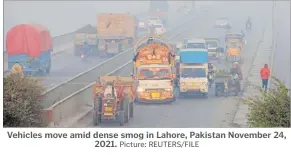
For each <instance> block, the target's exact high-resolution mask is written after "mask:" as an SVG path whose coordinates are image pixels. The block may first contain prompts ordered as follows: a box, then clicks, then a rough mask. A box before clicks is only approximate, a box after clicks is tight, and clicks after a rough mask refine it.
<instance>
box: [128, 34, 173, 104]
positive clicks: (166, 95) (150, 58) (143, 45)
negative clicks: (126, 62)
mask: <svg viewBox="0 0 291 155" xmlns="http://www.w3.org/2000/svg"><path fill="white" fill-rule="evenodd" d="M134 51H135V57H134V59H133V61H134V63H133V64H134V65H133V77H134V79H135V80H136V81H138V82H137V83H138V84H137V86H136V96H135V99H136V101H137V102H144V103H161V102H173V101H175V99H176V96H175V78H176V75H175V68H174V65H175V56H174V54H173V50H172V48H171V46H170V45H169V44H168V43H167V41H165V40H163V39H162V38H159V37H145V38H141V40H140V41H139V42H138V43H137V45H136V47H135V50H134Z"/></svg>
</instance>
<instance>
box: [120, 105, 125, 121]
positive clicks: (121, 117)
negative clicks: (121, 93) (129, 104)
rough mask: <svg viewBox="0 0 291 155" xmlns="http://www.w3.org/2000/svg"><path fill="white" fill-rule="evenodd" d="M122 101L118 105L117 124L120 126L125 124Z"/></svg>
mask: <svg viewBox="0 0 291 155" xmlns="http://www.w3.org/2000/svg"><path fill="white" fill-rule="evenodd" d="M124 105H125V104H124V101H122V102H121V103H120V105H119V106H120V108H119V124H120V126H123V125H124V123H125V106H124Z"/></svg>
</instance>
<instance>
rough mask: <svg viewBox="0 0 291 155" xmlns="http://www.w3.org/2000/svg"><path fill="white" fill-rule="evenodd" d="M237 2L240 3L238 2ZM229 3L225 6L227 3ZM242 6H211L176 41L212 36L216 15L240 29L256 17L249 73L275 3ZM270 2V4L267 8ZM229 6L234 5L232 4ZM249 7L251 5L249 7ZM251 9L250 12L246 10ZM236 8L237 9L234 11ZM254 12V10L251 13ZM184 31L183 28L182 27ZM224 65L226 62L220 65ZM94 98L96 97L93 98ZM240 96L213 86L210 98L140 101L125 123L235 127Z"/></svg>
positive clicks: (247, 54)
mask: <svg viewBox="0 0 291 155" xmlns="http://www.w3.org/2000/svg"><path fill="white" fill-rule="evenodd" d="M236 5H237V4H236ZM227 6H228V5H226V6H225V7H227ZM240 6H243V7H241V8H240V9H239V10H238V8H236V11H234V10H232V9H229V10H227V11H223V12H219V11H218V10H219V9H215V11H214V10H211V11H209V12H207V13H205V14H202V15H201V16H200V17H198V18H197V19H196V21H194V22H192V23H191V24H189V27H190V29H189V30H188V31H185V32H183V33H182V34H180V35H178V36H176V37H174V38H173V40H175V41H182V40H183V38H191V37H197V36H199V37H204V36H205V35H207V36H209V33H208V32H209V31H210V32H211V31H213V29H214V28H213V24H214V21H215V18H217V17H220V16H227V17H228V18H229V19H230V23H231V24H232V26H233V30H237V31H240V30H242V29H244V27H245V20H246V19H247V16H251V17H252V19H253V23H254V24H253V30H252V32H251V33H250V34H247V40H248V44H247V45H246V47H245V50H244V64H243V72H244V74H246V73H247V71H248V69H249V68H250V67H251V62H252V58H253V56H254V54H255V52H256V47H257V44H258V42H259V41H260V40H261V39H262V37H263V29H264V28H265V27H270V26H271V24H268V23H270V22H269V21H270V19H266V18H260V16H263V15H267V16H269V15H270V14H269V13H271V11H270V10H271V7H268V6H270V5H269V4H268V3H267V4H266V3H265V4H264V3H263V2H262V4H261V7H262V9H261V11H255V10H256V8H257V6H256V5H253V4H251V5H250V4H247V3H243V4H241V5H240ZM263 6H266V7H268V8H263ZM229 8H233V7H231V6H229ZM245 8H248V9H245ZM245 10H247V12H246V11H245ZM234 12H236V13H234ZM251 13H252V14H251ZM181 31H183V30H181ZM217 66H219V68H220V67H222V66H223V65H217ZM131 67H132V66H131V64H130V65H127V66H126V67H124V68H123V69H121V70H120V71H118V73H116V74H115V75H120V76H128V75H129V74H130V73H131V70H132V68H131ZM92 102H93V101H92ZM237 102H238V98H235V97H228V98H224V97H215V96H214V93H213V89H210V94H209V98H208V99H204V98H194V99H178V100H177V101H176V102H175V103H173V104H169V105H167V104H162V105H153V104H150V105H146V104H136V106H135V111H134V118H133V119H132V120H131V121H130V122H129V123H128V124H126V125H125V126H124V127H141V128H145V127H146V128H151V127H162V128H170V127H204V128H205V127H233V126H232V123H233V119H234V114H235V112H236V110H237V104H236V103H237ZM92 118H93V116H92V114H88V115H87V116H86V117H85V118H84V119H83V120H82V121H80V123H79V124H77V125H76V127H93V126H92ZM100 127H119V126H118V125H116V124H114V123H113V124H112V125H111V124H107V123H106V124H102V125H101V126H100Z"/></svg>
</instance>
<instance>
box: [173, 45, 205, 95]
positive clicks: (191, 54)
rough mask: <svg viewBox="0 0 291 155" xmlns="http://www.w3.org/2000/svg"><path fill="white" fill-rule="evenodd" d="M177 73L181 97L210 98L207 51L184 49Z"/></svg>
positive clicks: (181, 52)
mask: <svg viewBox="0 0 291 155" xmlns="http://www.w3.org/2000/svg"><path fill="white" fill-rule="evenodd" d="M179 56H180V62H179V66H178V67H179V69H178V71H179V72H178V73H177V79H178V82H177V83H178V87H179V94H180V97H183V96H184V95H196V94H202V95H203V96H205V97H207V96H208V78H207V77H208V52H207V50H206V49H191V48H187V49H182V50H181V51H180V54H179Z"/></svg>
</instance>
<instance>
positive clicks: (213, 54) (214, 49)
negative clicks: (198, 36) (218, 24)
mask: <svg viewBox="0 0 291 155" xmlns="http://www.w3.org/2000/svg"><path fill="white" fill-rule="evenodd" d="M205 42H206V46H207V49H208V57H209V58H218V56H219V55H220V53H221V51H220V49H221V48H220V47H219V39H218V38H205Z"/></svg>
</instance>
